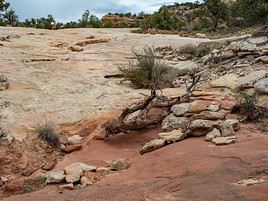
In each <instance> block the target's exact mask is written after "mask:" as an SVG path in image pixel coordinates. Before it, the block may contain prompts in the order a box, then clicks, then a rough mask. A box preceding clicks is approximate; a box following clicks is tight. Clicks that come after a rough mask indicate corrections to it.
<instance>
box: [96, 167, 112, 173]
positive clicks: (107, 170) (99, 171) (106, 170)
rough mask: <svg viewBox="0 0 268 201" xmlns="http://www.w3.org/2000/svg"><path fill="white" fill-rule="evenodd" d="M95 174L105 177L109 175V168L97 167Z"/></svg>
mask: <svg viewBox="0 0 268 201" xmlns="http://www.w3.org/2000/svg"><path fill="white" fill-rule="evenodd" d="M96 172H97V173H99V174H101V175H107V174H109V173H110V168H107V167H99V168H97V170H96Z"/></svg>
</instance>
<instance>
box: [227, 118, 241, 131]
mask: <svg viewBox="0 0 268 201" xmlns="http://www.w3.org/2000/svg"><path fill="white" fill-rule="evenodd" d="M225 122H227V123H228V124H230V125H231V126H232V127H233V129H234V131H238V130H239V129H240V123H239V121H238V120H237V119H227V120H225Z"/></svg>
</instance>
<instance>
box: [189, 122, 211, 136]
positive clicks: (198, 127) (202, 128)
mask: <svg viewBox="0 0 268 201" xmlns="http://www.w3.org/2000/svg"><path fill="white" fill-rule="evenodd" d="M189 129H190V130H191V134H192V135H193V136H195V137H200V136H203V135H206V134H207V133H209V132H210V131H212V130H213V122H212V121H209V120H201V119H198V120H194V121H192V122H191V124H190V126H189Z"/></svg>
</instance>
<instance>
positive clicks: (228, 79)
mask: <svg viewBox="0 0 268 201" xmlns="http://www.w3.org/2000/svg"><path fill="white" fill-rule="evenodd" d="M237 80H238V76H237V75H236V74H226V75H224V76H222V77H220V78H219V79H217V80H213V81H212V82H211V83H210V86H211V87H213V88H228V89H232V90H233V89H235V88H237Z"/></svg>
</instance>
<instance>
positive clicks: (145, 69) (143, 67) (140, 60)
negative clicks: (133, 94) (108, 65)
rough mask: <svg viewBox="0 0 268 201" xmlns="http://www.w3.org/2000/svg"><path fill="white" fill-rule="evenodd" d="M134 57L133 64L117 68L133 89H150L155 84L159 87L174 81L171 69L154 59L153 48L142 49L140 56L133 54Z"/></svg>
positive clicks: (174, 74)
mask: <svg viewBox="0 0 268 201" xmlns="http://www.w3.org/2000/svg"><path fill="white" fill-rule="evenodd" d="M134 55H135V57H136V60H137V61H136V62H135V63H133V62H131V63H129V64H128V65H124V66H119V67H118V69H119V71H120V72H121V73H122V74H123V75H124V78H125V79H126V80H129V81H131V83H132V84H133V85H134V87H136V88H152V87H153V86H154V83H156V82H157V83H158V86H159V87H161V86H165V85H170V84H171V83H172V81H173V80H174V79H175V77H176V73H174V71H171V67H169V66H168V65H167V64H165V63H162V62H161V61H159V60H158V59H157V58H156V55H155V50H154V49H153V48H151V47H147V48H144V50H143V53H142V54H139V53H137V52H134ZM170 72H172V73H170ZM171 74H172V75H171Z"/></svg>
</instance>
